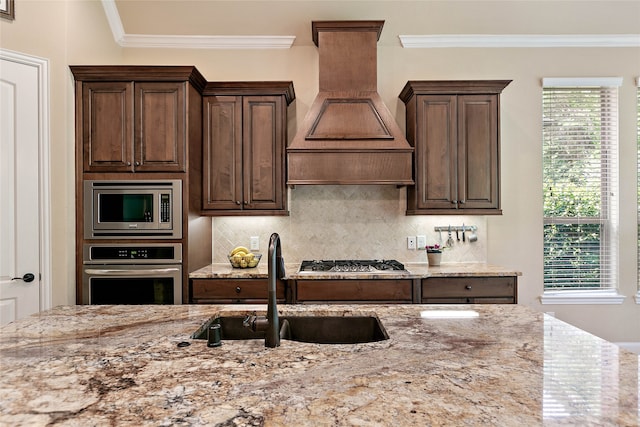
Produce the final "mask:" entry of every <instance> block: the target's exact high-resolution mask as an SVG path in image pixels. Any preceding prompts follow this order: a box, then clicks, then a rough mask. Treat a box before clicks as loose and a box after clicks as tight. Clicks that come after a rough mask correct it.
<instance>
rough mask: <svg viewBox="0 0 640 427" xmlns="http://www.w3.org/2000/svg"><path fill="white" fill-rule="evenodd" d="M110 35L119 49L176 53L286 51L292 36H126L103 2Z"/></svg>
mask: <svg viewBox="0 0 640 427" xmlns="http://www.w3.org/2000/svg"><path fill="white" fill-rule="evenodd" d="M102 7H103V8H104V12H105V14H106V15H107V21H108V22H109V26H110V27H111V32H112V33H113V39H114V40H115V41H116V43H118V44H119V45H120V46H122V47H134V48H179V49H289V48H290V47H291V45H292V44H293V42H294V40H295V39H296V37H295V36H182V35H176V36H172V35H146V34H126V33H125V32H124V27H123V26H122V20H121V19H120V14H119V13H118V7H117V6H116V3H115V0H102Z"/></svg>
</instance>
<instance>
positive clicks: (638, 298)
mask: <svg viewBox="0 0 640 427" xmlns="http://www.w3.org/2000/svg"><path fill="white" fill-rule="evenodd" d="M636 304H640V291H638V293H637V294H636Z"/></svg>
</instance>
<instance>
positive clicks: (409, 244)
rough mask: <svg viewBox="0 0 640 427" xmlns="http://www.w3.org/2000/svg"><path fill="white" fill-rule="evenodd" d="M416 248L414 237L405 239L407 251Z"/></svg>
mask: <svg viewBox="0 0 640 427" xmlns="http://www.w3.org/2000/svg"><path fill="white" fill-rule="evenodd" d="M415 248H416V236H408V237H407V249H410V250H415Z"/></svg>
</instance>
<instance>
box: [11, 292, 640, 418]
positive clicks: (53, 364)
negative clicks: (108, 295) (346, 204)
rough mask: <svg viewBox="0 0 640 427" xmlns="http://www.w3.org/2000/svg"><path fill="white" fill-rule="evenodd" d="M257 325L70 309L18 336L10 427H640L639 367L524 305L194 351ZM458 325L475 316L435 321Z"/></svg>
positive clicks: (382, 311) (420, 312)
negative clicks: (223, 326) (346, 339)
mask: <svg viewBox="0 0 640 427" xmlns="http://www.w3.org/2000/svg"><path fill="white" fill-rule="evenodd" d="M252 310H258V313H264V311H265V306H263V305H258V306H215V305H210V306H204V305H199V306H196V305H181V306H180V305H178V306H71V307H59V308H56V309H54V310H51V311H48V312H44V313H42V314H40V315H36V316H32V317H30V318H27V319H23V320H20V321H18V322H15V323H12V324H9V325H6V326H4V327H2V328H0V364H1V366H2V375H1V376H0V425H3V426H4V425H7V426H20V425H25V426H45V425H46V426H51V425H54V426H83V427H84V426H103V425H106V426H216V425H218V426H235V425H264V426H355V425H360V426H440V425H456V426H459V425H483V426H484V425H499V426H542V425H544V426H547V425H549V426H556V425H558V426H559V425H563V426H565V425H580V426H585V425H594V426H595V425H597V426H604V425H611V426H613V425H616V426H618V425H624V426H637V425H639V424H640V404H639V403H638V394H639V388H640V384H639V381H638V372H639V368H638V363H639V360H638V359H639V356H638V355H636V354H633V353H631V352H628V351H625V350H622V349H619V348H618V347H617V346H615V345H614V344H610V343H608V342H605V341H603V340H601V339H599V338H597V337H595V336H593V335H590V334H588V333H586V332H584V331H581V330H579V329H577V328H575V327H573V326H570V325H568V324H566V323H563V322H561V321H559V320H557V319H554V318H552V317H549V316H546V315H543V314H541V313H537V312H534V311H532V310H531V309H529V308H527V307H525V306H520V305H465V306H455V305H448V306H432V305H429V306H423V305H397V306H395V305H394V306H376V305H367V306H340V305H336V306H313V305H304V306H294V305H287V306H281V307H279V311H280V313H281V314H282V315H296V314H313V315H326V314H332V315H339V316H347V315H359V314H367V315H377V316H378V317H379V318H380V320H381V321H382V323H383V325H384V327H385V328H386V330H387V332H388V334H389V336H390V338H389V339H388V340H386V341H380V342H375V343H368V344H356V345H327V344H324V345H321V344H308V343H300V342H293V341H286V340H283V341H282V344H281V346H280V347H278V348H275V349H271V348H265V347H264V342H263V341H262V340H247V341H223V344H222V346H220V347H217V348H209V347H207V345H206V341H204V340H191V339H190V338H189V337H190V334H191V333H192V332H194V331H195V330H196V329H198V327H199V326H200V325H201V324H202V323H203V322H205V321H206V320H207V319H209V318H210V317H211V316H214V315H219V314H222V315H242V314H244V313H247V312H249V311H252ZM450 310H453V313H450V314H453V315H454V316H460V315H461V314H466V315H476V316H477V317H467V318H460V317H453V318H452V317H445V318H429V317H425V316H427V315H433V314H444V313H446V311H450ZM180 342H190V345H189V346H186V347H179V346H178V343H180Z"/></svg>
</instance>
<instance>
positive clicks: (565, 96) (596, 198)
mask: <svg viewBox="0 0 640 427" xmlns="http://www.w3.org/2000/svg"><path fill="white" fill-rule="evenodd" d="M607 80H608V81H607V83H609V80H610V79H607ZM553 83H555V84H557V83H558V79H554V81H553ZM590 83H591V82H590ZM617 108H618V89H617V87H615V86H591V85H589V86H568V87H566V86H545V87H544V88H543V181H544V182H543V185H544V189H543V195H544V287H545V290H559V289H571V290H577V289H580V290H582V289H589V290H595V289H611V288H615V287H617V283H616V282H617V278H616V273H617V254H616V252H617V238H616V235H617V191H618V182H617V167H618V161H617V145H618V129H617V128H618V111H617Z"/></svg>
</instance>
